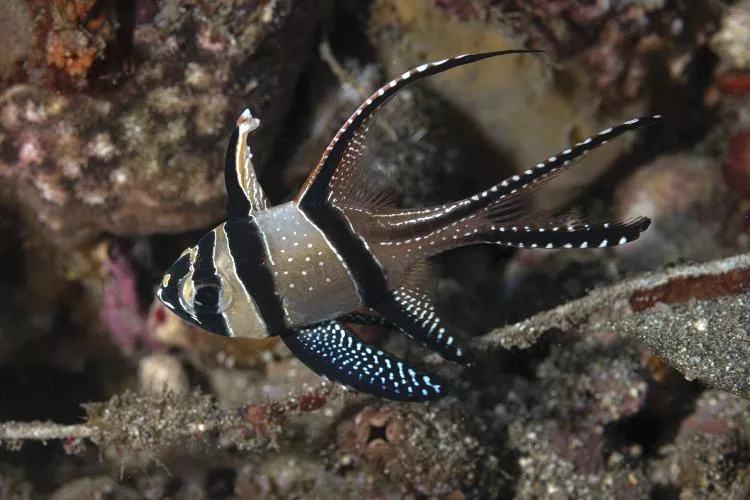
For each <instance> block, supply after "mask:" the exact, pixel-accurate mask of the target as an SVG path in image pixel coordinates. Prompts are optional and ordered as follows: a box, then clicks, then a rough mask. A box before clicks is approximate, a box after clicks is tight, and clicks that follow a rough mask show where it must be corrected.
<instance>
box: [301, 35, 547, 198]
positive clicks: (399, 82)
mask: <svg viewBox="0 0 750 500" xmlns="http://www.w3.org/2000/svg"><path fill="white" fill-rule="evenodd" d="M538 52H540V51H538V50H500V51H494V52H482V53H475V54H463V55H459V56H456V57H452V58H449V59H443V60H441V61H434V62H431V63H425V64H422V65H420V66H417V67H416V68H414V69H412V70H410V71H407V72H406V73H404V74H402V75H401V76H399V77H398V78H396V79H394V80H391V81H390V82H389V83H387V84H386V85H384V86H382V87H380V88H379V89H378V90H376V91H375V92H374V93H373V94H372V95H371V96H370V97H369V98H368V99H367V100H365V102H363V103H362V104H361V105H360V107H359V108H358V109H357V110H356V111H355V112H354V113H353V114H352V115H351V116H350V117H349V119H348V120H347V121H346V123H344V125H343V126H342V127H341V128H340V129H339V130H338V132H337V133H336V135H335V136H334V138H333V140H332V141H331V142H330V144H329V145H328V147H327V148H326V150H325V152H324V153H323V156H322V157H321V159H320V161H319V162H318V165H317V166H316V167H315V170H314V171H313V173H312V174H311V175H310V177H309V178H308V179H307V181H306V182H305V184H304V186H303V187H302V189H301V190H300V192H299V194H298V195H297V197H296V198H295V201H297V203H298V204H299V205H300V206H303V207H309V206H311V205H320V204H323V203H325V202H326V200H327V197H328V193H329V187H330V186H329V183H330V182H331V178H332V177H333V174H334V171H335V170H336V169H337V168H339V165H340V163H341V160H342V159H343V157H344V154H345V153H346V151H347V149H348V148H349V143H350V141H351V139H352V137H354V135H355V134H356V133H357V131H358V130H359V129H360V127H361V126H362V125H363V124H364V123H365V122H366V121H367V120H368V119H369V118H370V117H371V116H372V115H373V114H374V113H375V112H376V111H377V110H378V109H380V107H381V106H383V104H385V103H386V102H387V101H388V100H389V99H390V98H391V97H393V96H394V95H395V94H396V93H397V92H399V91H400V90H401V89H403V88H404V87H405V86H407V85H409V84H410V83H412V82H415V81H417V80H420V79H422V78H426V77H428V76H431V75H435V74H438V73H442V72H443V71H447V70H449V69H451V68H456V67H458V66H463V65H465V64H470V63H473V62H477V61H481V60H482V59H487V58H490V57H498V56H503V55H510V54H530V53H538Z"/></svg>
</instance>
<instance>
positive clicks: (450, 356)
mask: <svg viewBox="0 0 750 500" xmlns="http://www.w3.org/2000/svg"><path fill="white" fill-rule="evenodd" d="M374 309H375V310H376V311H377V312H378V313H379V314H381V315H382V316H383V317H384V318H386V319H387V320H389V321H391V322H392V323H394V324H395V325H396V326H397V327H398V328H399V329H400V330H401V331H403V332H404V333H405V334H406V335H408V336H409V337H411V338H413V339H415V340H418V341H419V342H421V343H422V344H424V345H425V346H426V347H428V348H429V349H432V350H433V351H435V352H437V353H438V354H440V355H441V356H442V357H443V358H445V359H447V360H449V361H454V362H456V363H459V364H462V365H464V366H468V365H471V364H472V363H473V362H474V358H473V356H472V354H471V351H470V350H469V349H468V348H466V347H464V346H462V345H460V344H459V342H458V341H457V340H456V338H455V337H454V336H453V335H451V334H450V332H449V331H448V329H446V327H445V326H443V324H442V322H441V320H440V317H439V316H438V314H437V311H436V310H435V305H434V304H433V303H432V301H431V300H430V298H429V297H428V296H427V295H425V294H423V293H421V292H420V291H418V290H414V289H412V288H409V287H407V286H401V287H399V288H397V289H396V290H394V291H393V292H391V293H390V294H389V295H388V297H387V298H386V299H384V300H383V301H382V302H381V303H380V304H378V305H377V306H375V308H374Z"/></svg>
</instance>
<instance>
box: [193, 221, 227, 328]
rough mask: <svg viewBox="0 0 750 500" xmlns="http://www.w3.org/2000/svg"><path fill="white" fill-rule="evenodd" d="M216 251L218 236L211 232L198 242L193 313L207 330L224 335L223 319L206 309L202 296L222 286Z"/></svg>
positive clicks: (194, 269) (209, 308) (194, 275)
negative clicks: (217, 270) (217, 268)
mask: <svg viewBox="0 0 750 500" xmlns="http://www.w3.org/2000/svg"><path fill="white" fill-rule="evenodd" d="M215 251H216V234H215V233H214V232H213V231H211V232H209V233H207V234H206V235H205V236H203V237H202V238H201V239H200V241H199V242H198V251H197V252H196V258H195V261H194V262H193V276H192V279H193V293H194V296H193V304H192V307H193V311H194V314H195V316H196V318H197V319H198V321H200V323H201V324H202V325H206V326H205V328H206V329H207V330H210V331H212V332H214V333H216V334H219V335H221V334H223V332H224V324H223V322H222V317H221V316H220V315H217V314H216V310H215V309H213V307H210V306H209V307H206V306H205V305H204V304H207V301H206V298H205V297H202V296H201V295H203V294H205V293H211V292H210V291H209V290H212V289H213V288H214V285H218V286H221V283H220V282H219V275H218V273H217V272H216V261H215V259H214V256H215Z"/></svg>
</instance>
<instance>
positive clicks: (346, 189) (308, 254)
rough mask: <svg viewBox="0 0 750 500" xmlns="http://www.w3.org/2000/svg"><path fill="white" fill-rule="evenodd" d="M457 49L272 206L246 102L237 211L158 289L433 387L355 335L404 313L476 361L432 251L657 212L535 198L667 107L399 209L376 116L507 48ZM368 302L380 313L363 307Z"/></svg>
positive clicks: (232, 333) (364, 383) (606, 226)
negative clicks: (567, 208)
mask: <svg viewBox="0 0 750 500" xmlns="http://www.w3.org/2000/svg"><path fill="white" fill-rule="evenodd" d="M528 52H533V51H503V52H490V53H481V54H468V55H463V56H457V57H454V58H451V59H446V60H443V61H436V62H433V63H428V64H423V65H421V66H418V67H417V68H414V69H413V70H411V71H408V72H406V73H404V74H403V75H401V76H400V77H399V78H397V79H395V80H393V81H391V82H389V83H388V84H386V85H385V86H383V87H381V88H380V89H378V90H377V91H376V92H375V93H374V94H373V95H372V96H371V97H369V98H368V99H367V100H365V102H364V103H362V105H361V106H360V107H359V108H358V109H357V110H356V111H355V112H354V113H353V114H352V116H351V117H350V118H349V119H348V120H347V122H346V123H345V124H344V125H343V126H342V127H341V129H340V130H339V131H338V133H337V134H336V136H335V137H334V138H333V140H332V141H331V143H330V144H329V146H328V148H327V149H326V151H325V152H324V153H323V156H322V158H321V160H320V162H319V163H318V165H317V166H316V168H315V170H314V171H313V172H312V174H311V175H310V177H309V178H308V180H307V181H306V183H305V185H304V186H303V187H302V189H301V190H300V192H299V193H298V195H297V197H296V198H295V199H294V200H293V201H290V202H288V203H284V204H281V205H278V206H276V207H272V206H270V203H269V202H268V199H267V197H266V195H265V193H264V192H263V189H262V188H261V186H260V184H259V182H258V180H257V178H256V176H255V172H254V170H253V166H252V153H251V151H250V147H249V145H248V141H247V139H248V136H249V134H250V133H251V132H252V131H253V130H254V129H255V128H256V127H257V126H258V125H259V121H258V120H257V119H256V118H253V117H252V115H251V114H250V112H249V111H248V110H246V111H245V112H244V113H243V114H242V115H241V117H240V119H239V120H238V123H237V128H236V130H235V131H234V134H233V135H232V137H231V139H230V144H229V147H228V149H227V156H226V162H225V181H226V186H227V213H228V218H227V221H226V222H224V223H222V224H220V225H218V226H217V227H216V228H214V229H213V230H211V231H210V232H208V233H207V234H206V235H205V236H203V237H202V238H201V239H200V240H199V242H198V244H197V245H195V246H194V247H191V248H188V249H187V250H185V252H183V254H182V255H180V257H179V258H178V259H177V260H176V262H175V263H174V264H173V265H172V266H171V267H170V268H169V270H167V272H166V273H165V276H164V279H163V280H162V283H161V286H160V287H159V289H158V290H157V296H158V297H159V298H160V299H161V301H162V302H163V303H164V304H165V305H166V306H167V307H168V308H169V309H171V310H172V311H174V312H175V313H177V314H178V315H180V316H181V317H182V318H184V319H186V320H188V321H190V322H192V323H194V324H196V325H198V326H200V327H202V328H204V329H206V330H208V331H210V332H213V333H215V334H218V335H224V336H228V337H255V338H262V337H267V336H273V335H280V336H281V338H282V340H283V341H284V343H285V344H286V345H287V347H289V349H290V350H291V351H292V352H293V353H294V354H295V355H296V356H297V357H298V358H299V359H300V360H301V361H302V362H303V363H305V364H306V365H308V366H309V367H310V368H312V369H313V370H314V371H316V372H317V373H319V374H321V375H323V376H326V377H328V378H331V379H333V380H335V381H338V382H340V383H343V384H346V385H349V386H352V387H354V388H355V389H357V390H360V391H363V392H367V393H370V394H375V395H378V396H381V397H385V398H389V399H395V400H406V401H422V400H429V399H435V398H438V397H440V396H443V395H444V394H445V393H446V391H447V385H446V383H445V382H444V381H443V380H441V379H439V378H438V377H435V376H433V375H430V374H428V373H426V372H423V371H421V370H418V369H416V368H414V367H411V366H409V365H408V364H407V363H405V362H404V361H402V360H400V359H398V358H395V357H393V356H392V355H390V354H388V353H386V352H384V351H382V350H380V349H378V348H376V347H374V346H371V345H367V344H366V343H364V342H362V341H361V340H360V339H359V338H357V337H356V336H355V335H354V334H353V333H352V332H351V331H350V330H349V329H348V328H347V327H346V323H347V322H353V323H364V324H377V325H382V326H394V327H397V328H399V329H400V330H401V331H403V332H404V333H405V334H407V335H409V336H410V337H412V338H414V339H416V340H418V341H420V342H421V343H423V344H424V345H426V346H427V347H429V348H431V349H433V350H434V351H436V352H438V353H439V354H440V355H442V356H443V357H444V358H446V359H448V360H451V361H454V362H457V363H460V364H464V365H469V364H471V363H472V362H473V360H472V357H471V353H470V352H469V350H468V349H466V348H465V347H464V346H462V345H460V343H459V341H458V340H457V339H456V337H455V336H454V335H452V333H451V332H450V331H449V330H448V329H447V328H446V327H445V326H444V325H443V324H442V323H441V320H440V317H439V315H438V313H437V311H436V309H435V305H434V295H435V291H436V290H435V287H434V273H433V272H432V269H431V266H430V265H429V262H430V259H431V258H432V257H433V256H435V255H437V254H440V253H442V252H444V251H446V250H450V249H452V248H457V247H461V246H466V245H472V244H495V245H505V246H514V247H519V248H596V247H599V248H601V247H608V246H614V245H621V244H624V243H627V242H629V241H632V240H635V239H637V238H638V237H639V235H640V234H641V233H642V232H643V231H644V230H646V228H647V227H648V225H649V220H648V219H646V218H643V217H640V218H636V219H633V220H630V221H624V222H623V221H617V222H612V223H603V224H586V223H582V222H576V221H574V220H572V219H571V218H570V217H564V216H563V217H561V216H556V215H553V214H548V213H541V212H538V211H534V210H533V207H532V204H531V201H532V197H533V194H534V192H535V191H536V190H537V189H538V188H539V187H541V186H542V185H544V184H545V183H546V182H548V181H549V180H551V179H552V178H554V177H555V176H556V175H557V174H558V173H560V172H562V171H563V170H565V169H566V168H567V167H569V166H570V165H572V164H573V163H574V162H575V161H577V160H578V159H580V158H581V157H582V156H583V155H585V154H586V153H587V152H589V151H591V150H593V149H595V148H596V147H598V146H600V145H602V144H604V143H605V142H607V141H608V140H610V139H613V138H614V137H616V136H618V135H620V134H622V133H623V132H626V131H628V130H633V129H636V128H639V127H642V126H645V125H648V124H651V123H653V122H654V121H656V120H657V119H658V118H659V116H650V117H643V118H635V119H633V120H630V121H628V122H625V123H623V124H620V125H618V126H616V127H612V128H608V129H606V130H603V131H601V132H600V133H598V134H597V135H595V136H592V137H590V138H587V139H586V140H584V141H582V142H580V143H578V144H576V145H575V146H572V147H570V148H568V149H566V150H564V151H561V152H560V153H559V154H557V155H555V156H552V157H550V158H548V159H547V160H545V161H543V162H541V163H539V164H537V165H535V166H533V167H532V168H530V169H528V170H526V171H525V172H523V173H521V174H518V175H514V176H512V177H510V178H509V179H506V180H504V181H502V182H501V183H499V184H496V185H494V186H491V187H489V188H488V189H487V190H485V191H482V192H480V193H477V194H475V195H473V196H471V197H468V198H465V199H463V200H458V201H455V202H450V203H446V204H443V205H438V206H433V207H426V208H420V209H408V210H405V209H398V208H395V207H394V206H393V204H392V203H391V202H390V201H389V200H390V196H389V194H390V193H389V190H388V187H387V186H386V185H385V184H384V182H383V181H382V179H380V178H379V177H378V176H377V174H376V173H375V172H374V171H373V170H372V169H371V168H368V165H367V164H366V163H367V162H366V161H362V152H363V150H364V147H365V137H366V134H367V131H368V127H369V125H370V120H371V118H372V116H373V115H374V114H375V113H376V112H377V110H378V109H379V108H380V107H381V106H382V105H383V104H384V103H385V102H386V101H387V100H388V99H389V98H390V97H392V96H393V95H394V94H395V93H396V92H398V91H399V90H400V89H401V88H403V87H404V86H405V85H407V84H409V83H411V82H412V81H415V80H417V79H420V78H424V77H426V76H429V75H431V74H436V73H439V72H441V71H445V70H447V69H450V68H452V67H456V66H460V65H463V64H468V63H471V62H475V61H479V60H481V59H485V58H488V57H495V56H500V55H507V54H516V55H521V54H524V53H528ZM362 308H369V309H371V310H373V311H374V312H375V313H376V314H377V315H363V314H360V313H356V312H355V311H358V310H360V309H362Z"/></svg>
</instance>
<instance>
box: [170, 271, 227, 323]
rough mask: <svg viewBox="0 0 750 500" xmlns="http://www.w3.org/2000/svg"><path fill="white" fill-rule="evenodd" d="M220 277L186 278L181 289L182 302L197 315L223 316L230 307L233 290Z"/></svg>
mask: <svg viewBox="0 0 750 500" xmlns="http://www.w3.org/2000/svg"><path fill="white" fill-rule="evenodd" d="M222 282H223V280H222V279H221V277H220V276H210V277H200V278H197V277H193V278H192V279H189V278H186V279H185V280H184V281H183V283H182V286H181V287H180V288H181V297H180V299H181V302H182V303H183V305H184V306H186V308H187V309H188V310H190V311H192V312H194V313H197V314H221V313H222V312H224V311H225V310H226V308H227V307H229V304H230V302H231V299H232V294H231V288H230V287H229V286H226V285H224V284H223V283H222Z"/></svg>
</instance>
